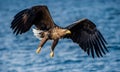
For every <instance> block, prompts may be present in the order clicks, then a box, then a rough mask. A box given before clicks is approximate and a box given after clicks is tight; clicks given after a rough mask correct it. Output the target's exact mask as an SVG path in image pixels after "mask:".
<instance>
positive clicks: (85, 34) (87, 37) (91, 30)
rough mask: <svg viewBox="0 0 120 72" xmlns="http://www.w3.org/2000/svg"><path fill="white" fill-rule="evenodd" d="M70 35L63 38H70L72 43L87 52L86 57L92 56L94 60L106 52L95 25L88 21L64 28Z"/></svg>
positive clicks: (102, 38) (83, 20)
mask: <svg viewBox="0 0 120 72" xmlns="http://www.w3.org/2000/svg"><path fill="white" fill-rule="evenodd" d="M66 28H67V29H69V30H70V31H71V33H72V34H69V35H66V36H65V38H71V39H72V40H73V42H75V43H77V44H79V46H80V47H81V48H82V49H83V50H84V51H85V52H87V54H88V55H92V57H93V58H94V57H95V56H97V57H102V56H103V54H106V52H108V49H107V47H106V44H107V42H106V41H105V39H104V37H103V36H102V34H101V33H100V32H99V30H98V29H97V28H96V25H95V24H94V23H93V22H92V21H90V20H88V19H82V20H79V21H77V22H75V23H73V24H71V25H69V26H67V27H66Z"/></svg>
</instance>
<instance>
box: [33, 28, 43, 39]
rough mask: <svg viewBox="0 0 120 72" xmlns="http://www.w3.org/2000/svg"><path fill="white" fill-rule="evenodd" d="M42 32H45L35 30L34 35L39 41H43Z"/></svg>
mask: <svg viewBox="0 0 120 72" xmlns="http://www.w3.org/2000/svg"><path fill="white" fill-rule="evenodd" d="M41 32H43V31H42V30H38V29H34V28H33V33H34V36H35V37H36V38H38V39H39V40H41V39H42V38H41V34H40V33H41Z"/></svg>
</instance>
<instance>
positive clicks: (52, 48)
mask: <svg viewBox="0 0 120 72" xmlns="http://www.w3.org/2000/svg"><path fill="white" fill-rule="evenodd" d="M58 41H59V39H56V40H54V41H53V44H52V46H51V52H50V57H51V58H52V57H53V56H54V49H55V46H56V45H57V43H58Z"/></svg>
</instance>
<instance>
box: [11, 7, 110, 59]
mask: <svg viewBox="0 0 120 72" xmlns="http://www.w3.org/2000/svg"><path fill="white" fill-rule="evenodd" d="M32 25H35V26H36V28H37V29H36V31H37V30H38V31H39V33H38V34H37V35H36V36H38V37H39V38H42V40H41V42H40V44H39V46H38V49H37V50H36V52H37V53H39V52H40V50H41V48H42V47H43V45H44V44H45V43H46V41H47V40H54V41H53V44H52V46H51V53H50V56H51V57H53V56H54V48H55V46H56V45H57V43H58V41H59V39H60V38H69V39H72V40H73V42H75V43H77V44H79V46H80V47H81V48H82V49H83V50H84V51H85V52H87V54H88V55H92V57H93V58H94V57H95V55H96V56H97V57H102V56H103V54H106V52H108V50H107V48H106V44H107V42H106V41H105V39H104V38H103V36H102V34H101V33H100V32H99V30H98V29H97V28H96V25H95V24H94V23H93V22H91V21H90V20H88V19H81V20H79V21H77V22H75V23H73V24H71V25H69V26H67V27H65V28H61V27H59V26H57V25H56V24H55V23H54V21H53V19H52V17H51V15H50V12H49V10H48V8H47V6H44V5H40V6H34V7H32V8H29V9H25V10H22V11H21V12H19V13H18V14H16V15H15V17H14V19H13V21H12V23H11V28H12V29H13V33H15V34H16V35H18V34H22V33H25V32H27V31H28V30H29V29H30V28H31V26H32Z"/></svg>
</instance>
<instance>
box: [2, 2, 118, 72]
mask: <svg viewBox="0 0 120 72" xmlns="http://www.w3.org/2000/svg"><path fill="white" fill-rule="evenodd" d="M43 4H45V5H47V6H48V7H49V10H50V12H51V15H52V17H53V19H54V21H55V23H56V24H58V25H59V26H67V25H69V24H71V23H72V22H74V21H76V20H79V19H81V18H88V19H90V20H92V21H93V22H94V23H95V24H96V25H97V28H98V29H99V30H100V31H101V33H102V34H103V36H104V37H105V39H106V40H107V42H108V46H107V48H108V49H109V51H110V52H109V53H107V55H105V56H104V57H103V58H95V59H93V58H92V57H89V56H87V54H86V53H84V52H83V51H82V50H81V49H80V48H79V46H78V45H77V44H75V43H73V42H72V41H71V40H67V39H64V40H60V42H59V44H58V45H57V47H56V49H55V56H54V58H50V57H49V53H50V46H51V41H49V42H47V43H46V44H45V46H44V47H43V49H42V51H41V53H40V54H36V53H35V50H36V49H37V46H38V44H39V40H38V39H36V38H35V37H34V36H33V33H32V30H30V31H29V32H27V33H25V34H23V35H19V36H15V35H14V34H13V33H12V30H11V29H10V23H11V21H12V20H13V16H14V15H15V14H16V13H17V12H19V11H21V10H23V9H25V8H29V7H31V6H34V5H43ZM0 72H120V0H0Z"/></svg>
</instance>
